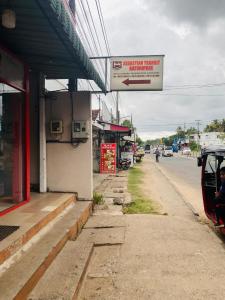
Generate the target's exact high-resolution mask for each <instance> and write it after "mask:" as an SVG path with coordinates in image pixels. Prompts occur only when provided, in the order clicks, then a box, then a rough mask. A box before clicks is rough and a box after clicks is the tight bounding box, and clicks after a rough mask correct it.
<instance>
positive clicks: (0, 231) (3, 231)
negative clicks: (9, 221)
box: [0, 225, 20, 241]
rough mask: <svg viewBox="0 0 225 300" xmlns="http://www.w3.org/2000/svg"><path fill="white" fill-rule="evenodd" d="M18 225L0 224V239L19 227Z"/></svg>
mask: <svg viewBox="0 0 225 300" xmlns="http://www.w3.org/2000/svg"><path fill="white" fill-rule="evenodd" d="M19 228H20V226H9V225H0V241H2V240H4V239H5V238H6V237H7V236H9V235H10V234H12V233H13V232H14V231H16V230H17V229H19Z"/></svg>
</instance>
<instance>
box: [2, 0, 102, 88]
mask: <svg viewBox="0 0 225 300" xmlns="http://www.w3.org/2000/svg"><path fill="white" fill-rule="evenodd" d="M8 5H10V8H12V9H13V10H14V11H15V13H16V28H15V29H6V28H4V27H3V26H1V25H0V36H1V43H3V45H4V46H6V47H7V48H9V49H10V50H11V51H13V52H14V53H15V54H16V55H18V56H19V57H20V58H21V59H22V60H23V61H24V62H26V63H27V64H28V65H29V66H30V67H31V68H32V69H34V70H37V71H40V72H42V73H44V74H45V75H46V77H47V78H48V79H68V78H74V77H76V78H80V79H89V80H94V81H95V83H96V84H97V85H98V86H99V88H100V89H101V90H102V91H104V92H105V91H106V88H105V85H104V83H103V81H102V80H101V78H100V76H99V74H98V72H97V71H96V70H95V68H94V66H93V64H92V62H91V61H90V59H89V58H88V56H87V53H86V52H85V50H84V47H83V45H82V43H81V41H80V39H79V37H78V35H77V33H76V31H75V28H76V24H75V21H74V20H73V18H72V17H71V14H70V11H69V7H68V6H67V4H66V2H65V1H64V0H11V1H8V0H1V1H0V14H2V12H3V10H4V9H5V8H9V6H8Z"/></svg>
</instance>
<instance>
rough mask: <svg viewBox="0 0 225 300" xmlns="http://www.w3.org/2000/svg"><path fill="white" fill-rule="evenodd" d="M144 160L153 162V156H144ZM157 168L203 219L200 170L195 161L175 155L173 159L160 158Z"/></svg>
mask: <svg viewBox="0 0 225 300" xmlns="http://www.w3.org/2000/svg"><path fill="white" fill-rule="evenodd" d="M145 159H146V160H149V159H151V160H155V157H154V155H146V156H145ZM158 168H159V169H160V170H161V171H162V172H163V174H164V175H166V176H167V178H168V179H169V180H170V182H171V183H172V184H173V185H174V187H175V188H176V190H177V191H178V192H179V193H180V194H181V195H182V197H183V198H184V199H185V201H187V202H188V203H189V204H190V205H191V206H192V207H193V210H194V211H195V212H196V213H198V214H199V215H200V216H201V217H203V218H204V216H205V213H204V208H203V203H202V194H201V168H198V167H197V163H196V159H195V158H192V157H183V156H181V155H179V154H175V156H174V157H160V161H159V164H158Z"/></svg>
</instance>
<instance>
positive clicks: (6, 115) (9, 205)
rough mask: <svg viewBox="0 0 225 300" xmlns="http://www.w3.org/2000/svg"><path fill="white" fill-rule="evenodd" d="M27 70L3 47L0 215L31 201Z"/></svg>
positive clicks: (0, 51) (0, 58)
mask: <svg viewBox="0 0 225 300" xmlns="http://www.w3.org/2000/svg"><path fill="white" fill-rule="evenodd" d="M28 117H29V116H28V80H26V67H25V65H24V64H23V63H22V62H21V61H19V60H18V59H17V58H16V57H15V56H14V55H12V54H10V52H9V51H7V50H6V49H3V48H2V47H0V215H3V214H5V213H6V212H8V211H11V210H13V209H15V208H16V207H18V206H20V205H22V204H24V203H25V202H26V201H29V198H30V195H29V162H28V160H29V126H28V125H29V124H28V122H27V121H28Z"/></svg>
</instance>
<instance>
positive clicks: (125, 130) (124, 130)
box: [99, 121, 131, 136]
mask: <svg viewBox="0 0 225 300" xmlns="http://www.w3.org/2000/svg"><path fill="white" fill-rule="evenodd" d="M99 123H101V124H102V125H103V128H104V131H106V132H107V131H109V132H117V133H120V134H123V135H124V136H125V135H129V136H130V135H131V128H129V127H127V126H122V125H117V124H113V123H108V122H102V121H101V122H99Z"/></svg>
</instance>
